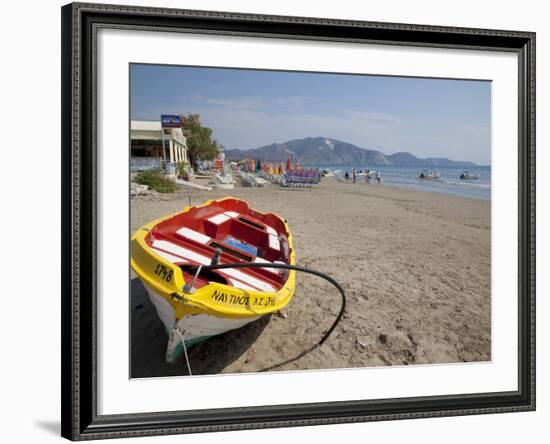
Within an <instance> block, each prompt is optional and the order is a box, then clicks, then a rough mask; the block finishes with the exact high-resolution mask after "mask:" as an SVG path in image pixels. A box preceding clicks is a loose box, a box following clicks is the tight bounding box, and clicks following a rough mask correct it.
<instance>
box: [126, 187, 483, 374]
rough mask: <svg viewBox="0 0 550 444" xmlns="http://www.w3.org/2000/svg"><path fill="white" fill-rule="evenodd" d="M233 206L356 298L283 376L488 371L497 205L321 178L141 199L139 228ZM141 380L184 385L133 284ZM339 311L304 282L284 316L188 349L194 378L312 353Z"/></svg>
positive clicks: (332, 299) (313, 282)
mask: <svg viewBox="0 0 550 444" xmlns="http://www.w3.org/2000/svg"><path fill="white" fill-rule="evenodd" d="M225 196H234V197H237V198H241V199H244V200H246V201H248V202H249V204H250V205H251V206H252V207H253V208H255V209H257V210H259V211H262V212H274V213H277V214H278V215H280V216H281V217H283V218H286V219H287V220H288V224H289V226H290V229H291V232H292V234H293V236H294V247H295V250H296V262H297V264H298V265H301V266H305V267H309V268H313V269H316V270H319V271H322V272H325V273H327V274H329V275H331V276H332V277H333V278H335V279H336V280H337V281H338V282H340V283H341V284H342V286H343V287H344V288H345V290H346V294H347V298H348V301H347V302H348V304H347V310H346V315H345V317H344V319H343V320H342V322H341V323H340V324H339V325H338V327H337V328H336V330H335V331H334V332H333V334H332V335H331V336H330V338H329V339H328V340H327V342H326V343H325V344H324V345H323V346H322V347H319V348H317V349H315V350H314V351H312V352H311V353H308V354H306V355H305V356H303V357H302V358H300V359H298V360H296V361H293V362H290V363H288V364H285V365H282V366H279V367H276V368H275V370H297V369H301V370H303V369H329V368H352V367H372V366H386V365H410V364H431V363H456V362H474V361H475V362H479V361H489V360H490V359H491V231H490V227H491V203H490V202H489V201H483V200H477V199H468V198H460V197H453V196H449V195H445V194H438V193H429V192H421V191H412V190H407V189H400V188H396V187H389V186H384V185H383V184H382V185H377V184H372V183H371V184H368V185H367V184H365V183H360V182H358V183H356V184H352V183H343V182H338V181H336V180H335V179H333V178H325V179H323V181H322V183H321V184H320V185H317V186H314V187H313V189H311V190H309V189H289V188H283V187H279V186H278V185H272V186H270V187H267V188H245V187H240V186H236V187H235V189H233V190H227V191H225V190H212V191H192V192H189V191H187V190H180V191H178V192H176V193H174V194H158V193H153V194H150V195H144V196H137V197H132V199H131V229H132V232H134V231H135V230H136V229H137V228H139V227H140V226H141V225H143V224H144V223H146V222H149V221H151V220H152V219H155V218H157V217H160V216H163V215H166V214H169V213H173V212H176V211H179V210H181V209H182V208H184V207H185V206H187V205H189V198H190V197H191V202H192V204H193V205H198V204H200V203H202V202H204V201H205V200H208V199H216V198H220V197H225ZM132 278H133V279H132V282H131V313H132V320H131V325H132V377H154V376H167V375H185V374H187V368H186V365H185V362H184V361H185V360H184V359H183V358H182V359H180V360H179V361H178V362H177V363H175V364H167V363H165V362H164V352H165V349H166V341H167V336H166V333H165V331H164V329H163V327H162V325H161V322H160V320H159V319H158V317H157V315H156V312H155V310H154V307H153V306H152V304H151V303H150V302H149V300H148V298H147V296H146V294H145V291H144V289H143V286H142V285H141V283H140V282H139V280H138V279H137V278H135V275H133V274H132ZM339 308H340V298H339V294H338V292H337V291H336V289H335V288H334V287H332V286H331V285H330V284H329V283H327V282H325V281H324V280H321V279H319V278H317V277H315V276H310V275H307V274H303V273H302V274H298V275H297V286H296V293H295V295H294V297H293V299H292V301H291V302H290V304H289V305H288V306H287V307H286V308H285V309H284V315H285V317H282V316H279V315H277V314H273V315H272V316H270V317H264V318H262V319H260V320H259V321H256V322H254V323H252V324H249V325H247V326H245V327H243V328H241V329H239V330H234V331H230V332H227V333H225V334H223V335H219V336H216V337H213V338H211V339H209V340H207V341H204V342H203V343H200V344H198V345H196V346H194V347H192V348H191V349H190V350H189V357H190V362H191V367H192V369H193V373H194V374H215V373H241V372H256V371H259V370H262V369H266V368H270V367H273V366H277V365H278V364H280V363H282V362H284V361H286V360H288V359H291V358H292V357H294V356H296V355H298V354H299V353H301V352H302V351H304V350H306V349H308V348H310V347H311V346H312V345H314V344H315V343H316V342H317V341H318V340H319V339H320V338H321V337H322V336H323V333H324V332H325V331H326V329H328V328H329V327H330V325H331V323H332V322H333V320H334V318H335V317H336V316H337V314H338V310H339Z"/></svg>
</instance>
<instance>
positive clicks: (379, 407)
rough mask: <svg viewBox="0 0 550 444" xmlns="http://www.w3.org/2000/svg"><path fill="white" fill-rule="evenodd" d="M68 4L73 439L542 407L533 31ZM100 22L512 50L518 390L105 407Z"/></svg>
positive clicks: (66, 160) (66, 140)
mask: <svg viewBox="0 0 550 444" xmlns="http://www.w3.org/2000/svg"><path fill="white" fill-rule="evenodd" d="M61 14H62V34H61V46H62V66H61V71H62V78H61V84H62V97H61V101H62V115H61V120H62V128H61V133H62V196H61V198H62V227H61V229H62V246H61V249H62V276H61V279H62V331H61V334H62V363H61V364H62V436H64V437H65V438H68V439H71V440H83V439H100V438H118V437H130V436H146V435H161V434H177V433H193V432H207V431H223V430H237V429H252V428H269V427H287V426H301V425H315V424H331V423H347V422H362V421H375V420H392V419H405V418H425V417H435V416H452V415H471V414H484V413H500V412H517V411H528V410H534V409H535V33H532V32H518V31H502V30H488V29H468V28H450V27H440V26H424V25H409V24H396V23H379V22H358V21H352V20H333V19H323V18H305V17H282V16H265V15H252V14H236V13H225V12H211V11H191V10H177V9H160V8H146V7H132V6H117V5H102V4H84V3H72V4H69V5H66V6H64V7H63V8H62V10H61ZM100 27H103V28H110V27H116V28H125V29H128V30H132V29H138V28H139V29H144V28H146V29H147V30H150V31H167V30H168V31H172V32H201V33H210V34H221V35H224V34H231V35H242V36H261V37H265V38H283V37H284V38H291V39H309V40H318V41H339V42H353V43H376V44H388V45H412V46H425V47H436V48H460V49H468V50H486V51H509V52H513V53H515V54H516V55H517V58H518V66H519V75H518V79H519V138H518V159H519V171H518V174H519V176H518V177H519V183H518V197H519V208H518V214H519V224H518V225H519V231H518V246H519V267H518V279H519V280H518V282H519V286H518V289H517V291H518V304H519V306H518V313H519V322H518V326H519V328H518V345H519V347H518V363H519V369H518V390H517V391H510V392H496V393H472V394H467V395H453V396H428V397H416V398H392V399H383V400H363V401H362V400H359V401H341V402H326V403H313V404H298V405H275V406H263V407H242V408H221V409H209V410H194V411H175V412H147V413H145V412H144V413H140V414H121V415H109V416H100V415H98V414H97V408H96V406H97V391H96V388H97V381H96V367H95V366H96V357H95V353H96V342H95V340H96V322H97V316H96V257H97V256H96V248H97V246H96V236H95V234H96V214H97V205H96V202H97V201H96V177H97V165H96V145H95V143H96V135H95V131H96V126H95V125H96V109H95V106H96V90H95V77H94V76H95V38H96V30H97V29H99V28H100Z"/></svg>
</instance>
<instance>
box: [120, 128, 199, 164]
mask: <svg viewBox="0 0 550 444" xmlns="http://www.w3.org/2000/svg"><path fill="white" fill-rule="evenodd" d="M163 132H164V147H163ZM130 151H131V165H132V169H151V168H159V167H160V165H161V161H162V160H163V159H165V160H166V161H167V162H171V163H180V162H183V163H185V164H189V154H188V149H187V139H186V138H185V136H184V135H183V132H182V131H181V128H170V129H164V130H163V129H162V127H161V124H160V120H159V121H149V120H132V121H131V122H130Z"/></svg>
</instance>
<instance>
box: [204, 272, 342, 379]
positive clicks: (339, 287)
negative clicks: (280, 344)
mask: <svg viewBox="0 0 550 444" xmlns="http://www.w3.org/2000/svg"><path fill="white" fill-rule="evenodd" d="M224 268H281V269H285V270H294V271H301V272H303V273H309V274H313V275H315V276H318V277H320V278H322V279H325V280H326V281H328V282H330V283H331V284H332V285H334V286H335V287H336V288H337V289H338V291H339V292H340V295H341V296H342V306H341V307H340V312H339V313H338V316H337V317H336V319H335V320H334V322H333V323H332V325H331V326H330V328H329V329H328V330H327V332H326V333H325V334H324V335H323V337H322V338H321V339H320V340H319V342H317V343H316V344H315V345H313V346H312V347H310V348H308V349H306V350H304V351H302V352H301V353H299V354H298V355H296V356H295V357H293V358H290V359H288V360H286V361H284V362H281V363H279V364H275V365H272V366H271V367H267V368H264V369H261V370H258V371H259V372H266V371H269V370H274V369H276V368H278V367H281V366H283V365H285V364H290V363H291V362H295V361H297V360H298V359H300V358H302V357H304V356H305V355H307V354H308V353H311V352H312V351H313V350H315V349H316V348H317V347H320V346H321V345H323V344H324V343H325V341H326V340H327V339H328V337H329V336H330V335H331V334H332V332H333V331H334V329H335V328H336V326H337V325H338V323H339V322H340V321H341V320H342V317H343V316H344V312H345V310H346V293H345V292H344V289H343V288H342V286H341V285H340V284H339V283H338V282H336V280H334V279H333V278H332V277H331V276H329V275H327V274H325V273H322V272H320V271H317V270H311V269H309V268H305V267H300V266H298V265H288V264H264V263H242V262H239V263H236V264H213V265H203V266H202V269H203V270H223V269H224Z"/></svg>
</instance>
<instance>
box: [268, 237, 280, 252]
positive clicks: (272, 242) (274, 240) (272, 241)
mask: <svg viewBox="0 0 550 444" xmlns="http://www.w3.org/2000/svg"><path fill="white" fill-rule="evenodd" d="M269 247H270V248H273V249H274V250H277V251H281V242H280V241H279V238H278V237H277V236H273V235H272V234H270V235H269Z"/></svg>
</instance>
